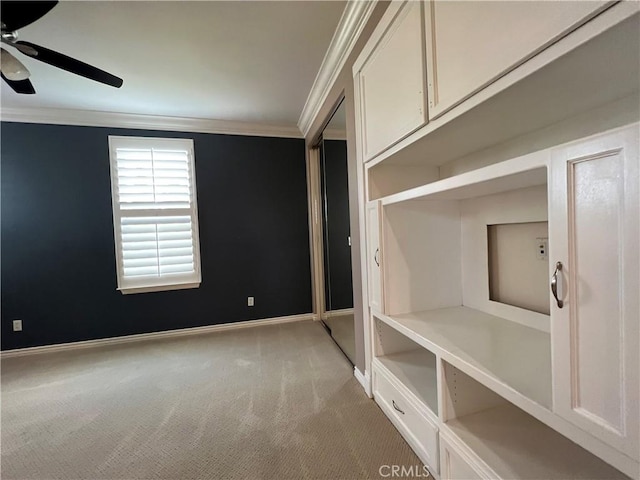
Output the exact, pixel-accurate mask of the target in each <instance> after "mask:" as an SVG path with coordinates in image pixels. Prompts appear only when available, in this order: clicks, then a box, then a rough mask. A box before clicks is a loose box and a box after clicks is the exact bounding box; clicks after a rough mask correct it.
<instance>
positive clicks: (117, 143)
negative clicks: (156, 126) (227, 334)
mask: <svg viewBox="0 0 640 480" xmlns="http://www.w3.org/2000/svg"><path fill="white" fill-rule="evenodd" d="M118 148H146V149H149V148H150V149H154V148H155V149H169V150H172V149H174V150H186V151H187V155H188V163H189V167H188V168H189V180H190V182H189V186H190V200H189V204H190V207H188V208H155V209H153V208H132V209H122V208H121V207H120V205H121V204H120V202H119V184H118V170H117V155H116V150H117V149H118ZM109 172H110V176H111V210H112V214H113V235H114V247H115V258H116V277H117V288H116V289H117V290H119V291H120V292H121V293H122V294H123V295H127V294H134V293H147V292H160V291H169V290H182V289H190V288H199V286H200V284H201V283H202V269H201V258H200V229H199V222H198V202H197V187H196V169H195V153H194V142H193V139H191V138H165V137H134V136H119V135H109ZM171 216H189V217H190V219H191V237H192V245H193V264H194V272H193V273H190V274H187V275H181V274H165V275H159V276H157V277H152V278H147V279H144V280H133V281H132V280H131V279H126V278H125V277H124V271H123V269H124V263H123V259H122V232H121V221H122V218H127V217H129V218H131V217H159V218H162V217H171Z"/></svg>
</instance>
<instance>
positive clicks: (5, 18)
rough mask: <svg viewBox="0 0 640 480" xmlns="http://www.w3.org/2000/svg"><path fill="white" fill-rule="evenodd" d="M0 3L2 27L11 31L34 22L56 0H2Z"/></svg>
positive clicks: (54, 4) (47, 10)
mask: <svg viewBox="0 0 640 480" xmlns="http://www.w3.org/2000/svg"><path fill="white" fill-rule="evenodd" d="M1 3H2V4H1V5H0V8H1V11H0V18H1V20H2V23H4V26H3V29H4V30H9V31H11V32H13V31H14V30H18V29H20V28H22V27H25V26H27V25H29V24H30V23H33V22H35V21H36V20H38V19H39V18H40V17H43V16H44V15H46V14H47V13H48V12H49V11H50V10H51V9H52V8H53V7H55V6H56V5H57V4H58V2H57V1H50V2H25V1H9V0H3V1H2V2H1Z"/></svg>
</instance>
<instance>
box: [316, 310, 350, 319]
mask: <svg viewBox="0 0 640 480" xmlns="http://www.w3.org/2000/svg"><path fill="white" fill-rule="evenodd" d="M353 314H354V309H353V308H343V309H341V310H329V311H327V312H324V314H323V315H322V318H323V319H327V318H335V317H343V316H345V315H353Z"/></svg>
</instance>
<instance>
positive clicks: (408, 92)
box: [359, 1, 426, 161]
mask: <svg viewBox="0 0 640 480" xmlns="http://www.w3.org/2000/svg"><path fill="white" fill-rule="evenodd" d="M422 11H423V4H422V2H416V1H409V2H405V3H404V4H403V5H402V7H401V8H400V10H399V12H398V13H397V15H396V17H395V18H394V20H393V22H392V23H391V25H390V26H389V29H388V30H387V32H386V33H385V35H384V36H383V38H382V39H381V40H380V43H379V44H378V45H377V46H376V48H375V49H374V51H373V53H372V54H371V56H370V57H369V59H367V61H366V63H365V64H364V65H363V67H362V69H361V70H360V75H359V79H360V92H361V102H362V105H361V114H362V120H363V122H362V123H363V150H364V159H365V161H367V160H369V159H371V158H373V157H374V156H375V155H376V154H378V153H380V152H381V151H382V150H384V149H385V148H387V147H389V146H390V145H392V144H393V143H395V142H397V141H398V140H400V139H402V138H403V137H404V136H406V135H407V134H409V133H411V132H412V131H413V130H415V129H417V128H418V127H420V126H422V125H423V124H424V123H425V122H426V108H425V99H424V89H425V83H426V80H425V71H424V69H425V57H424V37H423V14H422Z"/></svg>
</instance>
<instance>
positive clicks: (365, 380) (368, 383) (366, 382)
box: [353, 367, 373, 398]
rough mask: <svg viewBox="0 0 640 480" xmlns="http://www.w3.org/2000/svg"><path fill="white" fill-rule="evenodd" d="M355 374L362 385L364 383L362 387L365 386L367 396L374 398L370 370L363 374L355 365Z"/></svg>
mask: <svg viewBox="0 0 640 480" xmlns="http://www.w3.org/2000/svg"><path fill="white" fill-rule="evenodd" d="M353 376H354V377H356V380H358V382H359V383H360V385H362V388H364V391H365V393H366V394H367V396H368V397H369V398H373V393H372V392H371V377H370V375H369V372H368V371H367V370H365V373H364V375H363V374H362V372H361V371H360V370H358V367H353Z"/></svg>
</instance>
